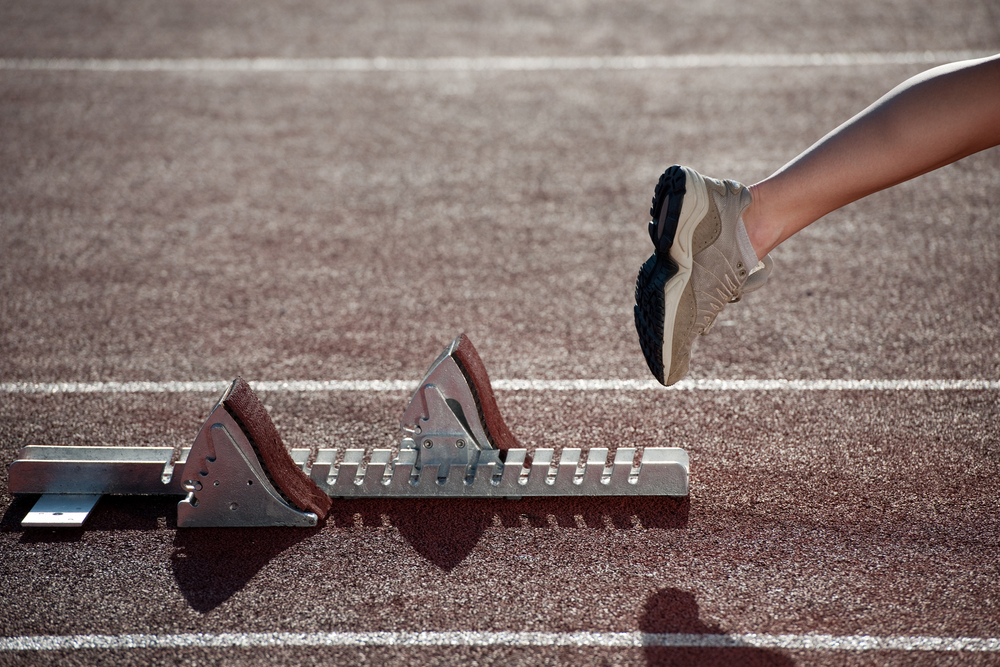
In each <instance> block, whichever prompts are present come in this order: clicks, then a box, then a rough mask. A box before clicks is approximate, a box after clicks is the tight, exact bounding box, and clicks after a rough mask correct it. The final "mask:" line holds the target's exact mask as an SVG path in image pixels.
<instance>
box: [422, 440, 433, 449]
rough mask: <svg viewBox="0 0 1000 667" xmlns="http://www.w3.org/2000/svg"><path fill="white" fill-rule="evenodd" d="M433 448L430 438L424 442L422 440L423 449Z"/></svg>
mask: <svg viewBox="0 0 1000 667" xmlns="http://www.w3.org/2000/svg"><path fill="white" fill-rule="evenodd" d="M433 446H434V443H433V442H431V439H430V438H427V439H426V440H424V449H430V448H431V447H433Z"/></svg>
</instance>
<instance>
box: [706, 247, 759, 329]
mask: <svg viewBox="0 0 1000 667" xmlns="http://www.w3.org/2000/svg"><path fill="white" fill-rule="evenodd" d="M773 268H774V260H772V259H771V256H770V255H765V256H764V259H762V260H760V261H759V262H757V266H755V267H753V269H752V270H751V271H750V274H749V275H748V276H747V279H746V280H745V281H744V282H743V284H742V285H739V286H736V287H734V288H733V291H732V294H730V295H729V301H728V302H729V303H736V302H737V301H739V300H740V299H742V298H743V295H744V294H746V293H748V292H753V291H756V290H759V289H760V288H761V287H763V286H764V284H765V283H766V282H767V279H768V277H769V276H770V275H771V270H772V269H773ZM725 303H726V301H725V300H720V301H719V302H718V303H717V304H716V303H714V302H713V308H712V310H714V311H715V312H714V314H713V315H712V319H711V321H709V323H708V325H707V326H706V327H705V328H704V329H702V331H701V335H702V336H704V335H705V334H707V333H708V332H709V331H711V330H712V327H713V326H714V325H715V320H716V319H717V318H718V316H719V313H721V312H722V307H723V306H724V305H725Z"/></svg>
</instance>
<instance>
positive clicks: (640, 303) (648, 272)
mask: <svg viewBox="0 0 1000 667" xmlns="http://www.w3.org/2000/svg"><path fill="white" fill-rule="evenodd" d="M685 180H686V175H685V172H684V170H683V169H681V168H680V167H679V166H676V165H674V166H673V167H670V168H669V169H667V170H666V171H665V172H663V175H662V176H660V181H659V183H657V184H656V190H655V193H654V195H653V205H652V207H651V208H650V209H649V215H650V216H651V217H652V221H651V222H650V223H649V236H650V238H651V239H652V241H653V245H655V246H656V252H655V253H653V255H652V256H651V257H650V258H649V259H647V260H646V262H645V263H644V264H643V265H642V268H641V269H639V275H638V277H636V280H635V308H634V314H635V330H636V332H637V333H638V334H639V346H640V347H641V348H642V354H643V356H644V357H645V358H646V365H647V366H648V367H649V370H650V372H651V373H652V374H653V376H654V377H655V378H656V379H657V380H658V381H659V382H660V384H666V378H665V377H664V372H663V371H664V369H663V323H664V320H665V316H666V313H665V305H664V301H663V288H664V286H665V285H666V284H667V281H669V280H670V279H671V278H673V277H674V276H675V275H677V264H676V263H675V262H674V261H673V260H672V259H670V246H671V245H673V242H674V234H675V233H676V231H677V222H678V220H679V218H680V213H681V205H682V204H683V201H684V193H685V187H684V184H685ZM664 203H666V206H667V212H666V216H665V217H664V220H663V228H662V229H659V221H660V213H661V212H662V211H663V205H664Z"/></svg>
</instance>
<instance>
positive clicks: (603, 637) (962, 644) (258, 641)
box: [0, 632, 1000, 653]
mask: <svg viewBox="0 0 1000 667" xmlns="http://www.w3.org/2000/svg"><path fill="white" fill-rule="evenodd" d="M234 646H235V647H240V648H253V647H291V646H344V647H355V646H356V647H373V646H392V647H410V646H580V647H586V646H592V647H618V648H642V647H699V648H743V647H745V648H776V649H805V650H814V651H944V652H956V651H974V652H986V653H998V652H1000V638H994V637H921V636H916V637H905V636H904V637H873V636H869V635H850V636H836V635H819V634H815V635H814V634H808V635H768V634H729V635H692V634H651V633H642V632H320V633H291V632H267V633H223V634H207V633H198V634H175V635H154V634H129V635H70V636H51V635H50V636H36V637H2V638H0V651H65V650H80V649H143V648H147V649H149V648H151V649H164V648H173V649H178V648H225V647H234Z"/></svg>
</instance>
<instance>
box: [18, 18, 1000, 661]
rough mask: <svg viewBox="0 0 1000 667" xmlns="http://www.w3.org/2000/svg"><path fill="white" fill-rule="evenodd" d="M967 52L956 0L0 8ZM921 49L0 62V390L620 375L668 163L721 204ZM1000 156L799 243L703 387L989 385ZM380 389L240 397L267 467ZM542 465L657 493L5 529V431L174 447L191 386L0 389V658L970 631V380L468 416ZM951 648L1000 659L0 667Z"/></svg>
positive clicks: (444, 42)
mask: <svg viewBox="0 0 1000 667" xmlns="http://www.w3.org/2000/svg"><path fill="white" fill-rule="evenodd" d="M964 48H992V49H1000V24H998V18H997V15H996V8H995V6H994V4H991V3H988V2H986V3H983V2H979V1H978V0H945V1H943V2H933V3H928V2H926V1H925V0H889V1H887V2H879V3H872V2H869V0H844V1H843V2H829V1H827V0H824V1H819V0H815V1H814V0H804V1H802V2H785V1H784V0H769V1H768V2H764V3H741V2H736V1H735V0H723V1H721V2H699V3H679V4H678V3H650V2H628V1H625V2H598V1H594V2H564V1H562V0H554V1H553V2H548V3H544V4H539V3H517V2H496V3H493V2H491V3H481V2H468V3H463V2H450V1H449V2H438V1H434V2H426V3H424V2H386V3H380V2H370V3H313V2H309V1H307V0H301V1H296V2H283V1H282V2H273V3H264V4H262V3H258V2H252V1H251V2H230V1H229V0H219V1H218V2H196V3H185V2H179V3H178V2H145V1H139V0H129V1H126V2H116V3H107V2H103V1H102V0H95V1H94V2H86V3H81V2H76V1H71V0H65V1H63V0H44V1H40V2H31V3H24V2H3V3H0V56H4V57H39V58H46V57H50V56H80V57H90V56H97V57H160V56H172V57H186V56H232V55H238V56H243V55H261V56H285V55H289V56H310V55H335V56H336V55H345V56H350V55H363V56H374V55H395V56H433V55H458V56H465V55H521V54H529V55H589V54H592V53H597V54H618V53H626V54H627V53H653V54H655V53H689V52H703V53H705V52H707V53H717V52H730V51H736V52H743V53H765V52H796V53H800V52H810V51H814V50H815V51H823V52H832V51H883V50H886V51H922V50H924V49H964ZM921 69H923V67H922V66H919V65H916V66H858V67H833V68H810V67H806V68H764V67H759V68H742V69H741V68H725V69H722V68H708V69H691V70H663V71H636V72H609V71H575V72H491V71H483V72H425V73H414V72H375V73H341V74H336V73H313V74H287V73H286V74H281V73H266V74H265V73H231V72H230V73H226V72H202V73H151V72H132V73H123V72H102V73H95V72H90V73H86V72H37V71H11V70H0V382H5V383H6V382H20V381H43V382H64V381H65V382H70V381H108V380H150V381H170V380H176V381H190V380H199V381H200V380H218V381H225V380H227V379H229V378H233V377H236V376H238V375H239V376H243V377H246V378H251V379H253V380H272V381H280V380H306V379H318V380H325V379H333V380H405V381H407V382H414V383H415V382H416V381H417V380H418V379H419V378H420V377H421V376H422V374H423V372H424V371H425V370H426V368H427V365H428V364H429V363H430V361H431V360H433V359H434V358H435V356H436V355H437V354H438V353H439V352H440V350H441V349H442V347H443V346H444V345H445V344H446V343H447V341H449V340H452V339H453V338H454V337H455V335H456V334H457V333H458V332H461V331H465V332H467V333H468V334H469V336H470V338H471V339H472V340H474V341H475V342H476V346H477V348H478V351H479V354H481V355H482V358H483V359H484V360H485V361H486V362H487V364H488V367H489V370H490V374H491V376H492V377H493V378H494V379H515V378H526V379H589V378H596V379H633V378H635V379H646V378H647V377H648V372H647V371H646V369H645V364H644V362H643V360H642V357H641V354H640V353H639V350H638V345H637V343H636V339H635V332H634V330H633V327H632V323H631V318H632V315H631V308H632V301H631V297H632V290H633V285H634V279H635V273H636V271H637V270H638V267H639V265H640V263H641V262H642V261H643V260H644V259H645V258H646V257H648V255H649V253H650V251H651V247H650V244H649V238H648V236H647V235H646V233H645V225H646V212H647V211H648V208H649V200H650V197H651V195H652V187H653V185H654V184H655V182H656V179H657V177H658V176H659V174H660V173H661V172H662V170H663V168H664V167H665V166H667V165H669V164H671V163H673V162H680V163H686V164H691V165H692V166H693V167H695V168H697V169H699V170H701V171H704V172H705V173H707V174H709V175H712V176H717V177H733V178H738V179H741V180H745V181H753V180H756V179H759V178H762V177H764V176H766V175H767V174H768V173H770V172H771V171H773V170H775V169H777V168H778V167H780V166H781V164H783V163H784V161H786V160H787V159H788V158H790V157H791V156H793V155H794V154H795V153H796V152H798V151H799V150H802V149H803V148H805V147H806V146H808V145H809V144H810V143H811V142H813V141H815V140H816V139H817V138H819V137H820V136H822V135H823V134H824V133H825V132H827V131H828V130H829V129H830V128H832V127H834V126H835V125H836V124H838V123H840V122H842V121H843V120H845V119H846V118H848V117H850V115H852V114H854V113H856V112H858V111H859V110H861V109H862V108H864V107H865V106H866V105H867V104H869V103H870V102H871V101H872V100H874V99H875V98H876V97H877V96H879V95H881V94H882V93H884V92H885V91H886V90H888V89H890V88H891V87H893V86H894V85H896V84H897V83H899V81H901V80H902V79H904V78H906V77H907V76H910V75H912V74H915V73H916V72H918V71H920V70H921ZM998 182H1000V153H998V151H996V150H993V151H988V152H986V153H983V154H981V155H977V156H974V157H972V158H970V159H968V160H966V161H963V162H962V163H959V164H957V165H953V166H951V167H948V168H946V169H943V170H940V171H938V172H935V173H933V174H928V175H926V176H924V177H921V178H919V179H917V180H916V181H913V182H911V183H907V184H905V185H902V186H900V187H898V188H893V189H891V190H888V191H886V192H883V193H879V194H878V195H875V196H873V197H871V198H869V199H867V200H865V201H863V202H859V203H857V204H855V205H852V206H849V207H847V208H845V209H844V210H842V211H838V212H837V213H835V214H832V215H830V216H828V217H827V218H826V219H825V220H824V221H822V222H821V223H818V224H817V225H815V226H813V227H810V228H809V229H807V230H806V231H805V232H803V233H802V234H800V235H798V236H796V237H794V238H793V239H791V240H790V241H789V242H788V243H786V244H783V245H782V247H781V248H779V249H778V251H777V252H776V253H775V255H774V257H775V260H776V268H775V272H774V274H773V276H772V279H771V281H770V283H769V284H768V286H767V287H766V288H765V289H764V290H762V291H760V292H756V293H754V294H752V295H750V296H748V297H747V298H745V299H744V300H743V301H742V302H741V303H739V304H736V305H734V306H732V307H730V308H727V309H726V310H725V311H724V312H723V313H722V314H721V316H720V318H719V321H718V322H717V323H716V326H715V328H714V330H713V332H712V333H711V335H709V336H706V337H705V338H704V339H702V340H700V341H699V343H698V346H697V348H696V349H695V351H694V356H693V359H692V375H693V377H695V378H724V379H742V378H763V379H771V378H790V379H821V378H847V379H882V378H888V379H935V378H967V379H976V378H980V379H991V380H996V379H998V378H1000V346H998V345H997V340H998V339H1000V290H998V289H997V284H998V282H1000V234H998V226H997V211H998V206H1000V200H998V194H997V193H998V189H997V183H998ZM408 394H409V392H408V391H399V392H385V393H378V392H316V393H295V392H261V393H260V395H259V397H260V399H261V401H262V402H263V404H264V406H265V407H266V409H267V411H268V414H269V415H270V417H271V419H272V420H273V422H274V425H275V427H276V429H277V431H278V432H279V433H280V434H281V436H282V438H283V440H284V442H285V443H286V444H288V445H290V446H294V447H317V446H318V447H337V448H347V447H359V448H364V449H366V450H371V449H374V448H377V447H388V446H392V445H393V444H396V443H398V438H399V435H400V434H399V432H398V423H399V419H400V416H401V414H402V412H403V410H404V408H405V401H406V399H407V396H408ZM497 395H498V397H499V399H500V405H501V406H502V408H503V417H504V419H505V421H506V423H508V424H509V425H510V426H511V427H512V429H513V430H514V432H516V433H517V435H518V439H519V441H520V442H521V443H522V445H524V446H526V447H528V448H534V447H557V448H558V447H564V446H571V447H591V446H602V447H609V448H611V449H615V448H617V447H619V446H637V447H643V446H650V445H664V444H667V445H671V444H672V445H679V446H683V447H685V448H687V449H688V451H689V452H690V454H691V488H692V493H691V496H690V498H689V499H688V500H687V501H683V502H674V501H654V500H645V501H640V500H633V501H612V500H597V499H591V500H587V499H583V500H573V501H570V500H562V501H553V500H524V501H520V502H513V501H454V502H445V501H439V502H429V501H428V502H405V501H353V502H342V501H338V502H337V503H335V504H334V505H333V506H332V508H331V511H330V513H329V515H328V518H327V520H326V521H325V522H324V523H322V525H320V526H319V527H317V528H316V529H315V530H301V531H300V530H291V529H275V530H239V529H231V530H194V531H182V530H178V529H177V528H176V527H175V524H176V499H156V498H152V499H142V498H132V499H119V498H105V499H103V500H102V501H101V502H100V503H99V504H98V506H97V509H96V510H95V512H94V514H93V515H92V517H91V523H90V524H89V527H88V528H87V530H83V531H68V532H54V531H49V530H27V531H26V530H22V529H20V528H19V525H18V524H19V521H20V519H21V518H22V517H23V516H24V514H25V512H27V510H28V507H29V506H30V501H31V499H14V498H11V497H10V495H9V494H7V493H6V477H5V474H6V473H5V472H4V471H5V470H6V464H8V463H9V462H10V461H11V460H12V458H13V456H14V454H15V452H16V451H17V449H18V448H19V447H21V446H23V445H25V444H28V443H45V444H53V445H67V444H106V445H151V446H152V445H155V446H177V445H180V446H185V445H190V443H191V441H192V440H193V438H194V436H195V434H196V432H197V429H198V428H199V426H200V425H201V423H202V421H203V420H204V418H205V416H206V414H207V413H208V411H209V410H211V408H212V405H213V399H214V398H215V395H214V392H210V393H205V394H199V393H174V394H52V395H25V394H9V393H8V394H3V395H0V464H2V465H0V490H3V492H4V493H3V495H2V496H0V507H2V512H3V517H2V524H0V527H2V530H0V581H2V582H3V592H2V594H0V635H3V636H13V635H47V634H53V635H72V634H110V635H118V634H125V633H151V634H169V633H188V632H190V633H209V634H213V633H223V632H325V631H348V632H367V631H380V630H408V631H426V630H432V631H433V630H456V631H460V630H484V631H504V630H525V631H537V632H576V631H594V632H618V631H621V632H635V631H651V632H689V631H690V632H694V633H718V632H723V633H771V634H782V633H792V634H802V633H811V632H813V633H821V634H833V635H854V634H866V635H875V636H895V635H900V636H913V635H920V636H948V637H961V636H969V637H1000V620H998V619H1000V587H998V582H1000V562H998V559H997V553H998V552H1000V518H998V517H1000V512H998V509H997V508H998V503H997V498H1000V401H998V394H997V392H996V391H926V392H925V391H858V392H853V391H852V392H782V391H776V392H769V391H727V392H705V391H692V392H669V391H648V392H647V391H622V392H612V391H592V392H584V391H565V392H541V391H498V392H497ZM751 660H752V661H756V662H758V663H760V664H779V665H781V664H789V663H794V664H798V665H871V664H880V665H881V664H886V665H932V664H933V665H941V664H946V665H983V664H998V663H1000V657H998V656H997V654H995V653H992V654H974V653H969V652H964V653H947V654H945V653H935V652H922V653H912V652H901V651H885V652H868V653H851V652H844V651H781V650H751V649H739V650H735V651H730V652H724V651H720V650H701V651H689V650H671V649H657V648H647V649H642V648H636V649H629V650H623V649H616V648H570V647H507V646H495V647H409V648H404V647H381V648H371V649H361V648H339V649H338V648H316V647H298V648H261V649H252V650H242V649H233V648H219V649H182V650H176V651H151V650H138V651H128V650H122V651H60V652H54V653H32V654H11V653H7V654H0V663H2V664H18V665H20V664H59V665H67V664H69V665H77V664H78V665H94V664H112V663H113V664H142V665H147V664H164V665H168V664H171V665H172V664H206V663H208V664H234V665H235V664H240V665H242V664H252V665H262V666H263V665H268V666H270V665H285V664H287V665H302V664H358V663H364V662H368V663H372V664H412V665H427V664H435V665H463V666H464V665H470V664H474V663H478V664H484V665H487V664H493V665H525V666H527V665H545V664H574V665H576V664H579V665H602V666H604V665H634V664H638V665H644V664H654V665H658V664H670V663H671V662H674V663H678V662H679V663H682V664H683V663H688V664H712V663H713V662H715V663H720V662H721V663H729V664H739V663H741V662H750V661H751Z"/></svg>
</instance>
